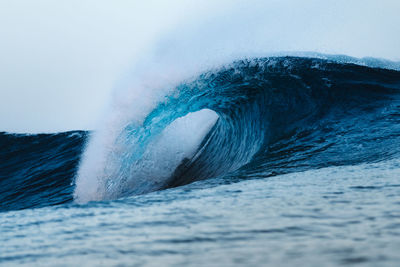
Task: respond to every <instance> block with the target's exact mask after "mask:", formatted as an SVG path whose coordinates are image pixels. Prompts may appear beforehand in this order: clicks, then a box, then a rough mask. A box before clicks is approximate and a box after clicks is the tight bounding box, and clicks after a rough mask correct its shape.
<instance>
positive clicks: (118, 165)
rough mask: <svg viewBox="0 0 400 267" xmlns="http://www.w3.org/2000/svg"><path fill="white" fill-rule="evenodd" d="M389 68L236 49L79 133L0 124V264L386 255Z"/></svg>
mask: <svg viewBox="0 0 400 267" xmlns="http://www.w3.org/2000/svg"><path fill="white" fill-rule="evenodd" d="M399 70H400V64H398V63H393V62H389V61H383V60H378V59H371V58H369V59H362V60H360V59H353V58H349V57H345V56H318V57H306V56H303V57H296V56H275V57H266V58H249V59H241V60H237V61H234V62H231V63H229V64H225V65H223V66H220V67H217V68H214V69H210V70H207V71H204V72H202V73H201V74H199V75H197V76H194V77H192V78H190V79H185V80H182V81H181V82H180V83H178V84H176V85H175V86H173V87H171V88H169V90H168V93H166V94H165V95H162V96H160V95H159V94H155V93H148V92H146V93H143V95H139V96H137V100H136V102H135V101H133V103H134V105H133V106H132V107H128V109H126V108H125V109H124V111H126V110H128V111H130V112H131V113H129V112H128V113H129V114H128V115H126V116H125V117H124V119H122V120H121V119H119V120H118V123H104V126H103V127H102V128H100V129H98V130H96V131H93V132H87V131H71V132H64V133H54V134H13V133H4V132H3V133H0V265H2V266H13V265H22V266H24V265H25V266H37V265H40V266H75V265H77V264H82V265H85V266H86V265H87V266H265V265H268V266H293V265H296V264H298V265H302V266H343V265H357V266H399V264H400V254H399V251H400V71H399ZM150 100H151V101H150ZM130 108H131V110H130ZM115 113H116V114H117V113H118V112H115ZM110 117H113V116H110ZM114 117H115V116H114Z"/></svg>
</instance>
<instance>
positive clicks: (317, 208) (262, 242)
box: [0, 161, 400, 266]
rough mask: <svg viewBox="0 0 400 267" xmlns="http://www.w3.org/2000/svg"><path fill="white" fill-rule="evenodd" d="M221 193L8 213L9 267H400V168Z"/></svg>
mask: <svg viewBox="0 0 400 267" xmlns="http://www.w3.org/2000/svg"><path fill="white" fill-rule="evenodd" d="M220 183H223V181H218V182H216V181H215V180H214V181H212V180H208V181H202V182H197V183H194V184H191V185H187V186H184V187H179V188H174V189H169V190H164V191H159V192H155V193H150V194H147V195H142V196H136V197H130V198H125V199H120V200H115V201H107V202H93V203H89V204H86V205H76V204H64V205H60V206H54V207H46V208H39V209H28V210H21V211H11V212H5V213H0V225H1V234H0V244H2V247H1V254H0V255H1V256H0V263H1V264H3V265H5V266H6V265H12V264H25V265H26V266H32V265H34V264H37V265H47V266H52V265H74V264H77V263H78V262H81V263H86V264H89V265H98V264H100V265H119V264H122V265H131V266H132V265H133V266H135V265H154V266H159V265H173V266H177V265H178V266H187V265H212V266H221V265H224V264H226V265H250V266H251V265H263V264H270V265H271V266H278V265H283V266H293V265H294V264H306V265H307V266H321V265H324V266H331V265H332V266H334V265H342V264H356V263H363V264H365V265H367V266H397V264H398V263H399V262H400V255H399V253H398V251H400V165H399V162H397V161H390V162H382V163H378V164H369V165H368V164H364V165H359V166H349V167H329V168H324V169H319V170H313V171H306V172H298V173H293V174H288V175H281V176H276V177H272V178H259V179H253V180H248V181H241V182H237V183H227V184H222V185H221V184H220ZM218 184H219V185H218Z"/></svg>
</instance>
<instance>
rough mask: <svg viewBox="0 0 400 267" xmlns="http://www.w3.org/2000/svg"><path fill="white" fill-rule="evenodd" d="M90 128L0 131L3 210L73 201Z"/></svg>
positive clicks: (0, 193) (0, 194)
mask: <svg viewBox="0 0 400 267" xmlns="http://www.w3.org/2000/svg"><path fill="white" fill-rule="evenodd" d="M87 137H88V133H87V132H83V131H75V132H66V133H59V134H38V135H23V134H8V133H0V147H1V150H0V211H7V210H18V209H26V208H33V207H44V206H51V205H59V204H62V203H67V202H71V201H72V200H73V198H72V192H73V185H72V181H73V177H74V175H75V173H76V171H77V169H78V163H79V159H80V156H81V153H82V151H83V149H84V143H85V140H86V139H87Z"/></svg>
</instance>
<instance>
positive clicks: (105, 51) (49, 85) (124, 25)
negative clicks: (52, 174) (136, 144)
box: [0, 0, 400, 132]
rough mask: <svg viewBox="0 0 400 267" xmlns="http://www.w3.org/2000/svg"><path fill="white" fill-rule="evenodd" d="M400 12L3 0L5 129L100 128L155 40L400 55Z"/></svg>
mask: <svg viewBox="0 0 400 267" xmlns="http://www.w3.org/2000/svg"><path fill="white" fill-rule="evenodd" d="M200 3H201V4H200ZM399 11H400V1H397V0H391V1H389V0H387V1H384V0H383V1H382V0H380V1H378V0H376V1H371V0H354V1H344V0H333V1H329V0H327V1H319V0H318V1H317V0H304V1H300V0H299V1H294V0H293V1H290V0H283V1H282V0H281V1H278V0H271V1H239V0H237V1H235V0H231V1H228V0H223V1H211V0H210V1H200V0H198V1H183V0H182V1H178V0H174V1H171V0H169V1H161V0H160V1H155V0H154V1H148V0H147V1H100V0H91V1H89V0H68V1H52V0H40V1H39V0H0V131H9V132H55V131H65V130H75V129H95V128H96V125H97V123H99V120H100V117H101V116H102V112H104V107H105V105H106V104H107V103H108V102H109V98H110V95H111V93H112V91H113V90H115V87H116V86H117V85H118V84H119V82H118V81H119V80H120V79H121V77H122V76H124V75H126V73H129V71H130V68H131V66H133V65H135V60H137V59H138V58H143V57H145V56H146V54H145V53H150V52H149V51H152V50H151V49H149V48H153V47H155V48H156V49H155V50H154V51H156V52H154V53H162V54H165V55H169V56H170V57H171V58H174V59H175V60H176V58H178V57H180V56H182V55H183V54H185V57H189V58H190V60H191V61H196V58H197V57H199V54H204V55H205V56H208V57H210V56H211V57H212V56H213V55H215V54H216V53H218V51H221V53H232V54H235V53H247V52H249V53H252V52H266V53H268V52H279V51H316V52H323V53H340V54H347V55H350V56H355V57H364V56H373V57H381V58H386V59H391V60H400V16H399ZM207 53H208V55H206V54H207ZM188 55H189V56H188ZM182 57H183V56H182Z"/></svg>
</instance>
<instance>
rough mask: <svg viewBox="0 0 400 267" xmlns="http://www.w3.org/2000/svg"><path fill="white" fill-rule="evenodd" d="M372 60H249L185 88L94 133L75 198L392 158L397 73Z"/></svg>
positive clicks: (399, 86) (399, 115) (397, 129)
mask: <svg viewBox="0 0 400 267" xmlns="http://www.w3.org/2000/svg"><path fill="white" fill-rule="evenodd" d="M369 61H371V59H369ZM371 62H373V63H374V64H373V66H374V67H369V66H361V65H356V64H350V63H341V62H338V61H334V60H327V59H321V58H304V57H269V58H255V59H245V60H239V61H235V62H233V63H231V64H227V65H225V66H223V67H220V68H218V69H214V70H211V71H208V72H205V73H203V74H201V75H199V76H198V77H197V78H194V79H192V80H186V81H183V82H181V83H180V84H178V85H177V86H176V87H175V88H174V89H172V90H170V93H169V94H168V95H167V96H166V97H164V98H163V99H161V101H158V102H157V104H156V105H155V106H154V107H153V108H152V109H151V111H150V112H144V113H145V115H144V116H143V114H142V116H143V118H142V119H137V118H135V119H133V120H132V121H131V122H129V121H128V122H127V123H124V124H123V125H122V126H121V127H120V128H112V129H110V128H107V127H106V128H105V129H103V130H102V131H100V132H98V133H95V136H94V138H93V140H91V142H90V143H89V146H88V149H87V150H86V152H85V154H84V157H83V159H82V164H81V166H80V169H79V171H78V175H77V178H76V180H75V183H76V188H75V191H74V197H75V199H76V200H77V201H78V202H87V201H91V200H105V199H116V198H120V197H125V196H130V195H135V194H143V193H147V192H151V191H156V190H160V189H165V188H169V187H176V186H180V185H184V184H188V183H192V182H194V181H198V180H203V179H209V178H217V177H219V178H222V180H225V181H229V182H232V181H233V180H235V179H246V178H254V177H267V176H272V175H277V174H282V173H289V172H295V171H301V170H307V169H315V168H321V167H326V166H338V165H352V164H360V163H370V162H377V161H382V160H388V159H391V158H395V157H397V156H398V155H399V152H400V146H399V144H400V139H399V136H400V126H399V125H400V124H399V122H400V112H399V107H400V102H399V97H400V94H399V93H400V91H399V90H400V72H399V71H397V70H391V69H382V68H377V67H376V66H377V65H379V64H378V62H379V61H378V60H372V61H371ZM104 136H107V137H108V141H107V142H102V141H99V140H101V139H102V138H104ZM110 136H111V137H110ZM219 180H221V179H219Z"/></svg>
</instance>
